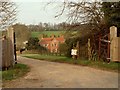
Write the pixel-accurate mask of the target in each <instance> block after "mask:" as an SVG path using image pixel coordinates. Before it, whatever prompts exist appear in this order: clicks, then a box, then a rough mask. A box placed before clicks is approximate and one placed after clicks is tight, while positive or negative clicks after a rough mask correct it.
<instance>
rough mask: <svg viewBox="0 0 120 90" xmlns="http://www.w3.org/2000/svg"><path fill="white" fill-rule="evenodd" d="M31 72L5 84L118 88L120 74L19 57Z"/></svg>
mask: <svg viewBox="0 0 120 90" xmlns="http://www.w3.org/2000/svg"><path fill="white" fill-rule="evenodd" d="M18 62H20V63H24V64H27V65H29V66H30V67H31V70H30V72H29V73H27V75H25V76H24V77H21V78H18V79H15V80H12V81H9V82H6V83H4V86H5V87H10V88H118V73H115V72H108V71H103V70H98V69H94V68H90V67H85V66H76V65H71V64H65V63H56V62H48V61H40V60H35V59H29V58H25V57H18Z"/></svg>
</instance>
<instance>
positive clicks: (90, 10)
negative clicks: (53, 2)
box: [55, 0, 104, 29]
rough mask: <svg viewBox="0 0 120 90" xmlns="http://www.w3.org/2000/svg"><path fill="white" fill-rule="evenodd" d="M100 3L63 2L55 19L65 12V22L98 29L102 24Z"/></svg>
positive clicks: (82, 0)
mask: <svg viewBox="0 0 120 90" xmlns="http://www.w3.org/2000/svg"><path fill="white" fill-rule="evenodd" d="M101 4H102V2H100V1H97V0H94V1H93V0H92V1H86V0H79V1H71V2H70V1H68V0H64V2H63V7H62V9H61V12H60V13H59V14H58V15H56V16H55V17H59V16H61V15H62V14H63V13H64V12H66V11H67V15H68V18H67V21H68V22H70V23H72V24H76V23H79V24H91V25H92V26H94V28H97V29H100V28H101V26H100V25H101V24H104V20H103V17H104V14H103V12H101V7H102V5H101Z"/></svg>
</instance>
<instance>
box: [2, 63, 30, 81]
mask: <svg viewBox="0 0 120 90" xmlns="http://www.w3.org/2000/svg"><path fill="white" fill-rule="evenodd" d="M28 71H29V67H28V66H27V65H24V64H20V63H18V64H16V65H15V66H14V67H13V68H10V69H9V70H7V71H2V80H3V81H6V80H12V79H16V78H18V77H21V76H23V75H25V74H26V73H27V72H28Z"/></svg>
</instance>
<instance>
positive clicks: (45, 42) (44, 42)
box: [40, 35, 65, 53]
mask: <svg viewBox="0 0 120 90" xmlns="http://www.w3.org/2000/svg"><path fill="white" fill-rule="evenodd" d="M64 42H65V39H64V36H60V37H55V35H52V36H51V37H49V38H43V37H42V38H41V41H40V45H41V46H43V47H45V48H47V49H48V50H49V51H50V52H51V53H53V52H55V53H56V52H58V48H59V44H60V43H64Z"/></svg>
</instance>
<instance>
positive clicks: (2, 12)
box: [0, 1, 16, 30]
mask: <svg viewBox="0 0 120 90" xmlns="http://www.w3.org/2000/svg"><path fill="white" fill-rule="evenodd" d="M15 20H16V5H15V3H14V2H10V1H7V2H6V1H5V2H4V1H0V29H1V30H4V29H6V28H7V27H8V26H10V25H11V24H13V23H14V22H15Z"/></svg>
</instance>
